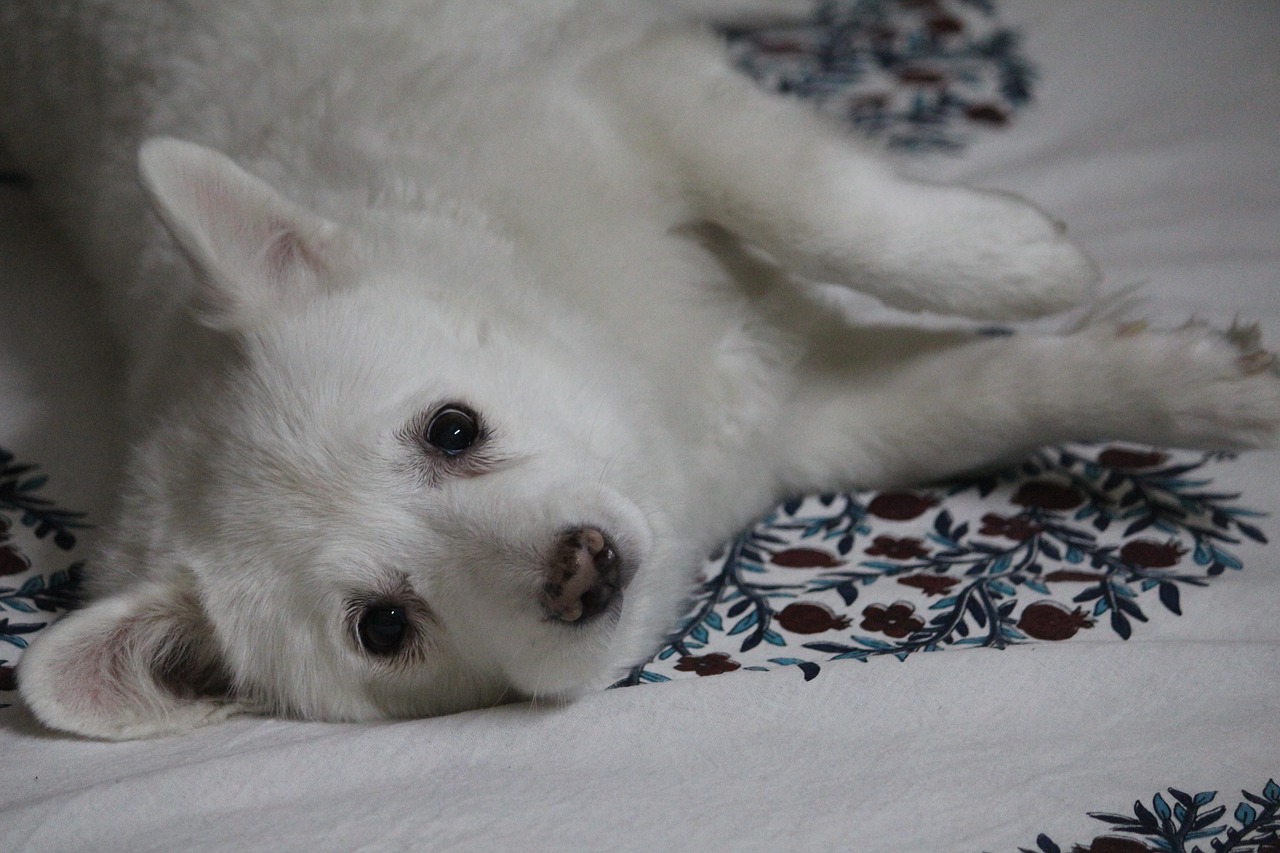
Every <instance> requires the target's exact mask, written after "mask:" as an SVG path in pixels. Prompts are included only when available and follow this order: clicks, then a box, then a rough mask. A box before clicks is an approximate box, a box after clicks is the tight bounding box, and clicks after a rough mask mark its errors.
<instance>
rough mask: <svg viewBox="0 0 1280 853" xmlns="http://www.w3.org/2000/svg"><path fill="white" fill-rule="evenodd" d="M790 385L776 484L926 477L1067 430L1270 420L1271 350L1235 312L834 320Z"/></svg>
mask: <svg viewBox="0 0 1280 853" xmlns="http://www.w3.org/2000/svg"><path fill="white" fill-rule="evenodd" d="M828 331H834V330H828ZM793 388H794V392H793V394H792V396H791V398H790V400H788V401H787V404H786V405H785V406H784V407H783V409H782V410H781V413H780V417H781V418H782V419H783V420H782V421H780V422H779V423H778V424H777V425H775V429H774V431H773V433H774V434H785V435H786V438H787V441H786V443H785V446H775V447H773V448H772V449H771V450H770V451H768V453H769V455H770V456H771V457H772V458H777V459H780V461H781V472H780V473H781V476H782V479H783V481H784V483H785V485H786V488H787V489H788V490H791V491H797V490H804V489H814V488H826V489H830V488H831V487H832V486H834V485H840V486H845V487H869V488H871V487H883V486H887V485H894V484H904V483H910V482H920V481H925V480H933V479H936V478H939V477H944V476H948V475H951V474H956V473H961V472H965V471H969V470H973V469H976V468H982V467H986V466H989V465H992V464H995V463H999V462H1005V461H1009V460H1011V459H1016V458H1018V457H1019V455H1021V454H1023V453H1026V452H1027V451H1029V450H1031V449H1033V448H1035V447H1039V446H1042V445H1046V444H1054V443H1059V442H1063V441H1069V440H1097V439H1119V440H1129V441H1135V442H1140V443H1146V444H1159V445H1168V446H1183V447H1209V448H1215V449H1219V448H1220V449H1230V448H1245V447H1257V446H1266V445H1270V444H1272V443H1274V442H1275V440H1276V436H1277V431H1278V430H1280V375H1278V374H1277V370H1276V366H1275V356H1274V355H1272V354H1271V353H1269V352H1266V351H1264V350H1262V349H1260V348H1259V346H1258V336H1257V332H1256V329H1245V328H1239V327H1237V328H1235V329H1232V330H1231V331H1230V332H1226V333H1222V332H1217V331H1215V330H1212V329H1210V328H1208V327H1205V326H1201V325H1189V326H1186V327H1184V328H1182V329H1178V330H1175V331H1169V332H1153V331H1147V330H1145V329H1144V328H1142V327H1141V326H1140V325H1137V324H1129V325H1120V326H1114V325H1107V326H1102V325H1099V326H1095V327H1091V328H1088V329H1085V330H1083V331H1080V332H1076V333H1073V334H1070V335H1050V336H1033V335H1010V336H1004V337H994V338H982V337H971V336H964V335H961V334H950V333H927V332H920V331H912V330H890V329H877V330H856V329H855V330H848V329H846V330H845V332H844V335H843V336H842V337H841V338H839V339H838V340H835V341H832V339H831V338H830V337H828V338H826V339H825V340H816V341H815V343H814V349H813V350H812V351H811V352H810V354H809V356H808V358H807V359H806V360H805V361H804V362H803V363H802V364H801V366H800V368H799V370H798V372H797V374H796V381H795V384H794V386H793Z"/></svg>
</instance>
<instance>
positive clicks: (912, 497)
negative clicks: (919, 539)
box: [867, 492, 938, 521]
mask: <svg viewBox="0 0 1280 853" xmlns="http://www.w3.org/2000/svg"><path fill="white" fill-rule="evenodd" d="M937 505H938V499H937V498H935V497H934V496H933V495H920V494H916V493H915V492H881V493H880V494H878V495H876V496H875V497H874V498H872V499H871V503H869V504H867V512H869V513H871V514H872V515H874V516H875V517H876V518H883V519H884V520H885V521H910V520H911V519H913V518H919V517H920V516H922V515H924V514H925V513H926V512H928V511H929V510H931V509H933V508H934V507H935V506H937Z"/></svg>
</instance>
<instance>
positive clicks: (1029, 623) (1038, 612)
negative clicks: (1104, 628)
mask: <svg viewBox="0 0 1280 853" xmlns="http://www.w3.org/2000/svg"><path fill="white" fill-rule="evenodd" d="M1092 627H1093V621H1092V620H1091V619H1090V618H1089V617H1088V616H1085V615H1084V611H1082V610H1081V609H1080V608H1079V607H1077V608H1076V609H1075V610H1068V609H1067V608H1066V606H1065V605H1063V604H1059V603H1058V602H1056V601H1037V602H1036V603H1035V604H1028V605H1027V607H1026V609H1025V610H1023V611H1022V617H1021V618H1020V619H1019V620H1018V630H1020V631H1022V633H1024V634H1026V635H1027V636H1028V637H1034V638H1035V639H1037V640H1069V639H1071V638H1072V637H1074V636H1075V635H1076V631H1078V630H1080V629H1081V628H1092Z"/></svg>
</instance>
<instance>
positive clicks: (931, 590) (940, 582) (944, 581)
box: [898, 575, 960, 596]
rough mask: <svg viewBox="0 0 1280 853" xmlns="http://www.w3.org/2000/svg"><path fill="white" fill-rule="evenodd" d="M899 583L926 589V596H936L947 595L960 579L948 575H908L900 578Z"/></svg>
mask: <svg viewBox="0 0 1280 853" xmlns="http://www.w3.org/2000/svg"><path fill="white" fill-rule="evenodd" d="M898 583H900V584H902V585H903V586H913V587H915V588H916V589H920V590H924V594H925V595H926V596H934V595H945V594H946V593H948V592H949V591H950V590H951V587H953V586H955V585H956V584H958V583H960V581H959V580H957V579H956V578H949V577H947V576H946V575H907V576H906V577H905V578H898Z"/></svg>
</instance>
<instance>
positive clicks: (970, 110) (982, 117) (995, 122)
mask: <svg viewBox="0 0 1280 853" xmlns="http://www.w3.org/2000/svg"><path fill="white" fill-rule="evenodd" d="M964 117H965V118H967V119H968V120H969V121H972V122H977V123H978V124H987V125H991V126H992V127H999V126H1000V125H1002V124H1006V123H1007V122H1008V121H1009V114H1008V113H1007V112H1005V111H1004V110H1002V109H1000V107H998V106H996V105H995V104H970V105H969V106H967V107H965V108H964Z"/></svg>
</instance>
